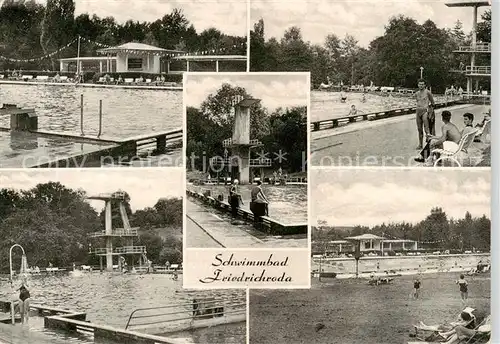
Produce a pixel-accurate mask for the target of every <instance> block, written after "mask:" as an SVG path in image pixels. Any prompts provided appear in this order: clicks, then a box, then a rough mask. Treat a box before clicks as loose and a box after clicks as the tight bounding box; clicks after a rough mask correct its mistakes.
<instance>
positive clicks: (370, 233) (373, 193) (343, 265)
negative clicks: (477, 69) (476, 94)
mask: <svg viewBox="0 0 500 344" xmlns="http://www.w3.org/2000/svg"><path fill="white" fill-rule="evenodd" d="M310 182H311V186H312V187H311V219H310V221H311V225H312V233H311V235H312V251H311V255H312V262H311V278H312V282H311V289H310V290H290V291H289V290H287V291H279V290H273V291H268V290H266V291H264V290H256V291H250V301H249V302H250V304H249V308H250V320H249V324H250V333H249V342H250V343H268V342H270V340H271V338H272V342H273V343H290V342H292V343H299V342H308V343H348V344H351V343H352V344H357V343H377V344H378V343H380V344H382V343H429V342H435V341H442V340H444V341H445V342H449V343H452V342H457V336H458V335H459V336H460V338H461V339H463V338H466V339H465V340H466V341H467V340H471V338H473V339H474V340H479V343H486V342H488V340H489V337H490V335H491V323H490V320H491V319H490V315H491V307H490V298H491V253H490V250H491V239H490V234H491V221H490V218H491V209H490V205H491V203H490V186H491V184H490V183H491V173H490V169H488V168H486V169H485V168H482V169H480V168H478V169H473V170H471V169H440V170H438V169H426V170H420V169H384V170H381V169H354V168H344V169H311V172H310ZM464 313H465V314H464ZM457 325H459V326H458V327H457ZM438 332H439V335H438Z"/></svg>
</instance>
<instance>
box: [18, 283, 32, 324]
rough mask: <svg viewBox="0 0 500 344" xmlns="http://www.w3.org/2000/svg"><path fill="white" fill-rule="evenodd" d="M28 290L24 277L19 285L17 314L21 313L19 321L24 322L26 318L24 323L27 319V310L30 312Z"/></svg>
mask: <svg viewBox="0 0 500 344" xmlns="http://www.w3.org/2000/svg"><path fill="white" fill-rule="evenodd" d="M30 298H31V295H30V292H29V290H28V288H27V281H26V278H25V277H24V278H23V280H22V284H21V287H20V288H19V303H18V306H19V314H20V315H21V323H22V324H24V321H25V320H26V323H28V321H29V312H30Z"/></svg>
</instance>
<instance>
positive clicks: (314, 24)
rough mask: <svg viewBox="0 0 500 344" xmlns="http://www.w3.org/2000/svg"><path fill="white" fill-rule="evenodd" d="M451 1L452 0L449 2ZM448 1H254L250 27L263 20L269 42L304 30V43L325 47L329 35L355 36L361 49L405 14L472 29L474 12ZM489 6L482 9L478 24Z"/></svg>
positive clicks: (448, 26)
mask: <svg viewBox="0 0 500 344" xmlns="http://www.w3.org/2000/svg"><path fill="white" fill-rule="evenodd" d="M450 1H452V0H450ZM445 2H447V0H335V1H333V0H307V1H304V0H252V3H251V11H250V13H251V14H250V18H251V19H250V25H251V28H252V29H253V25H254V23H256V22H257V21H258V20H259V19H260V18H263V19H264V34H265V37H266V40H267V39H269V38H271V37H275V38H277V39H278V40H279V39H280V38H281V37H283V33H284V32H285V30H286V29H287V28H289V27H291V26H294V25H295V26H298V27H299V28H301V31H302V35H303V38H304V40H306V41H310V42H311V43H315V44H316V43H317V44H323V43H324V41H325V38H326V36H327V35H328V34H330V33H335V34H336V35H337V36H338V37H339V38H341V39H342V38H344V37H345V35H346V34H347V33H348V34H350V35H352V36H354V37H355V38H356V39H357V40H358V41H359V42H358V44H359V45H360V46H362V47H368V44H369V43H370V42H371V41H372V40H373V39H374V38H376V37H378V36H382V35H383V34H384V31H385V30H384V26H385V25H386V24H387V23H388V22H389V18H390V17H392V16H394V15H398V14H403V15H405V16H409V17H411V18H414V19H416V20H417V21H418V22H419V23H420V24H422V23H423V22H424V21H426V20H427V19H431V20H432V21H434V22H435V23H436V25H437V26H438V27H440V28H446V27H447V28H452V27H453V26H454V24H455V22H456V21H457V20H460V21H461V22H462V24H463V25H464V30H465V32H469V31H470V30H471V29H472V9H471V8H467V7H466V8H460V7H447V6H446V5H445ZM486 8H487V7H481V8H479V12H478V21H480V18H481V13H483V12H484V11H485V9H486Z"/></svg>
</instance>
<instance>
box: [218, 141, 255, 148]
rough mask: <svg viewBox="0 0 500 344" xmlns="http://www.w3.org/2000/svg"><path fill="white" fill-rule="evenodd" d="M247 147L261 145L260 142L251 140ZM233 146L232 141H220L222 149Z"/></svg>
mask: <svg viewBox="0 0 500 344" xmlns="http://www.w3.org/2000/svg"><path fill="white" fill-rule="evenodd" d="M248 144H249V145H252V146H260V145H262V142H260V141H259V140H258V139H252V140H250V141H249V142H248ZM232 145H233V139H225V140H224V141H222V146H223V147H230V146H232Z"/></svg>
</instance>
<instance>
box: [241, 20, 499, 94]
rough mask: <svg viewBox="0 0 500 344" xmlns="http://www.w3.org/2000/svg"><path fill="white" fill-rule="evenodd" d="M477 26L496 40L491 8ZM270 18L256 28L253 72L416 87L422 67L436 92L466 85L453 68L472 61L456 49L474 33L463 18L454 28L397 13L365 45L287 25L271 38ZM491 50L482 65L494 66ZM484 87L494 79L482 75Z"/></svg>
mask: <svg viewBox="0 0 500 344" xmlns="http://www.w3.org/2000/svg"><path fill="white" fill-rule="evenodd" d="M481 19H482V21H481V22H479V23H478V27H477V41H478V42H485V43H486V42H491V10H487V11H486V12H485V13H484V14H483V15H482V16H481ZM264 33H265V23H264V21H263V20H262V19H261V20H259V21H258V22H257V23H255V24H254V29H253V31H251V33H250V37H251V43H250V69H251V71H310V72H311V86H312V87H313V88H317V87H318V86H319V85H320V84H321V83H322V82H323V83H326V82H327V76H328V77H330V80H331V82H332V83H334V84H339V83H340V82H343V84H344V85H365V86H368V85H370V82H371V81H373V83H374V84H375V85H377V86H395V87H409V88H416V85H417V80H418V78H419V77H420V66H424V67H425V70H424V77H425V78H426V79H427V83H428V84H429V85H430V86H431V87H432V89H433V91H434V92H435V93H444V90H445V89H446V87H449V86H451V85H455V87H458V86H457V85H465V83H466V79H465V76H464V75H462V74H460V73H456V72H452V71H451V70H452V69H459V68H460V65H461V63H463V65H465V66H466V65H470V56H469V55H468V54H456V53H455V54H454V53H453V51H454V50H457V49H458V47H459V46H466V45H470V44H471V39H472V38H471V34H470V33H465V32H464V31H463V29H462V23H461V22H460V21H457V22H456V24H455V26H454V28H453V29H440V28H438V27H437V26H436V24H435V23H434V22H433V21H431V20H427V21H426V22H424V23H423V24H418V23H417V21H416V20H414V19H412V18H408V17H405V16H397V17H393V18H391V19H390V20H389V23H388V24H387V25H386V26H385V33H384V35H383V36H380V37H377V38H376V39H374V40H373V41H371V43H370V44H369V46H368V48H362V47H360V46H359V45H358V41H357V40H356V38H355V37H353V36H351V35H346V36H345V38H343V39H340V38H339V37H338V36H337V35H335V33H330V34H328V35H327V36H326V38H325V43H324V44H323V45H318V44H311V43H309V42H305V41H304V40H303V38H302V35H301V31H300V28H298V27H291V28H289V29H287V30H286V31H285V33H284V35H283V37H282V38H281V39H279V40H278V39H276V38H271V39H269V40H268V41H267V42H266V41H265V38H264V37H265V36H264ZM490 63H491V61H490V55H489V54H477V55H476V65H478V66H489V65H490ZM480 86H482V88H483V89H488V90H489V89H491V87H490V80H489V79H481V80H480Z"/></svg>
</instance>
